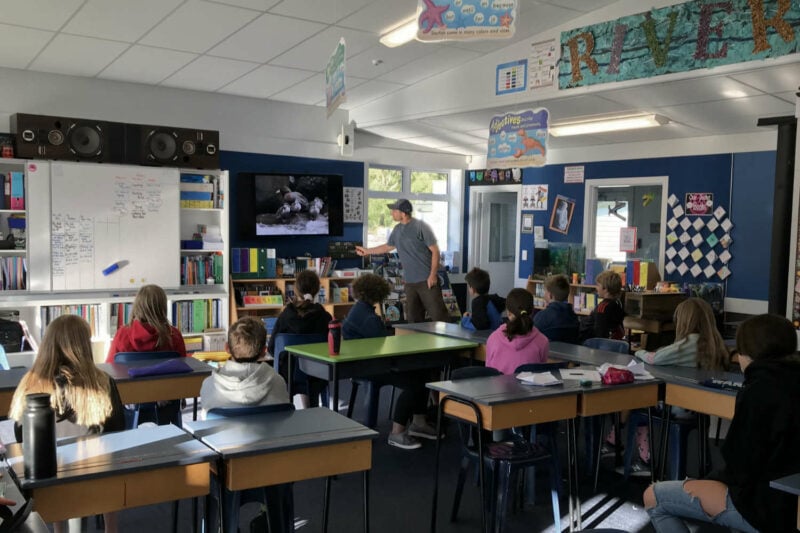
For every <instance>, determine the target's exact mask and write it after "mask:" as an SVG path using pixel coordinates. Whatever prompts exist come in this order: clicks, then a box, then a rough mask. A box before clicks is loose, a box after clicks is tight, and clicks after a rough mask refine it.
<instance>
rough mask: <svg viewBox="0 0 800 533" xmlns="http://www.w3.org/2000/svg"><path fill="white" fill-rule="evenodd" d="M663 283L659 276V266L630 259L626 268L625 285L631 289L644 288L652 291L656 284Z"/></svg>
mask: <svg viewBox="0 0 800 533" xmlns="http://www.w3.org/2000/svg"><path fill="white" fill-rule="evenodd" d="M658 281H661V277H660V276H659V274H658V266H657V265H656V264H655V263H653V262H649V261H642V260H641V259H629V260H628V261H627V264H626V266H625V284H626V285H627V286H628V287H630V288H634V287H643V288H645V289H652V288H654V287H655V285H656V282H658Z"/></svg>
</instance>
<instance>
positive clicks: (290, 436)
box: [185, 407, 378, 531]
mask: <svg viewBox="0 0 800 533" xmlns="http://www.w3.org/2000/svg"><path fill="white" fill-rule="evenodd" d="M185 427H186V429H187V431H190V432H191V433H193V434H194V436H195V437H197V438H198V439H200V441H202V442H203V443H204V444H206V445H207V446H208V447H209V448H211V449H213V450H214V451H216V452H217V453H219V454H220V456H221V461H220V464H219V465H218V467H217V468H218V470H217V472H218V474H217V475H218V477H219V479H221V480H222V481H223V483H221V484H220V485H222V484H224V486H225V488H226V489H228V490H231V491H239V490H244V489H250V488H258V487H264V486H269V485H278V484H281V483H291V482H294V481H302V480H305V479H313V478H319V477H327V481H326V485H325V503H324V509H323V524H324V530H325V531H327V529H328V511H327V510H328V503H329V500H330V479H331V478H330V476H334V475H337V474H348V473H351V472H363V479H364V529H365V531H368V530H369V470H370V468H371V467H372V440H373V439H375V438H376V437H377V436H378V433H377V432H375V431H373V430H371V429H369V428H366V427H364V426H362V425H361V424H358V423H357V422H354V421H353V420H350V419H349V418H347V417H344V416H342V415H340V414H338V413H335V412H333V411H331V410H329V409H325V408H320V407H317V408H312V409H302V410H299V411H281V412H275V413H264V414H257V415H251V416H239V417H232V418H222V419H215V420H206V421H198V422H187V423H186V424H185ZM220 502H222V498H220ZM221 508H224V506H222V505H221ZM224 523H225V518H224V517H223V524H224Z"/></svg>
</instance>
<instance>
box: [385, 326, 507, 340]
mask: <svg viewBox="0 0 800 533" xmlns="http://www.w3.org/2000/svg"><path fill="white" fill-rule="evenodd" d="M394 329H395V330H400V331H402V332H403V333H406V332H417V333H430V334H433V335H441V336H443V337H451V338H453V339H461V340H465V341H472V342H476V343H478V344H486V340H487V339H488V338H489V335H491V334H492V332H493V331H494V330H491V329H481V330H477V331H471V330H468V329H465V328H462V327H461V325H459V324H453V323H450V322H416V323H414V324H395V326H394Z"/></svg>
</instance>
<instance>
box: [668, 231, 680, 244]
mask: <svg viewBox="0 0 800 533" xmlns="http://www.w3.org/2000/svg"><path fill="white" fill-rule="evenodd" d="M677 240H678V234H677V233H675V232H674V231H671V232H669V234H667V242H668V243H670V244H675V242H677Z"/></svg>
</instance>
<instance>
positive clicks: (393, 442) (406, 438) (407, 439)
mask: <svg viewBox="0 0 800 533" xmlns="http://www.w3.org/2000/svg"><path fill="white" fill-rule="evenodd" d="M389 446H395V447H397V448H402V449H404V450H416V449H417V448H421V447H422V444H420V442H419V441H418V440H417V439H415V438H414V437H412V436H410V435H409V434H408V433H407V432H405V431H404V432H402V433H390V434H389Z"/></svg>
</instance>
